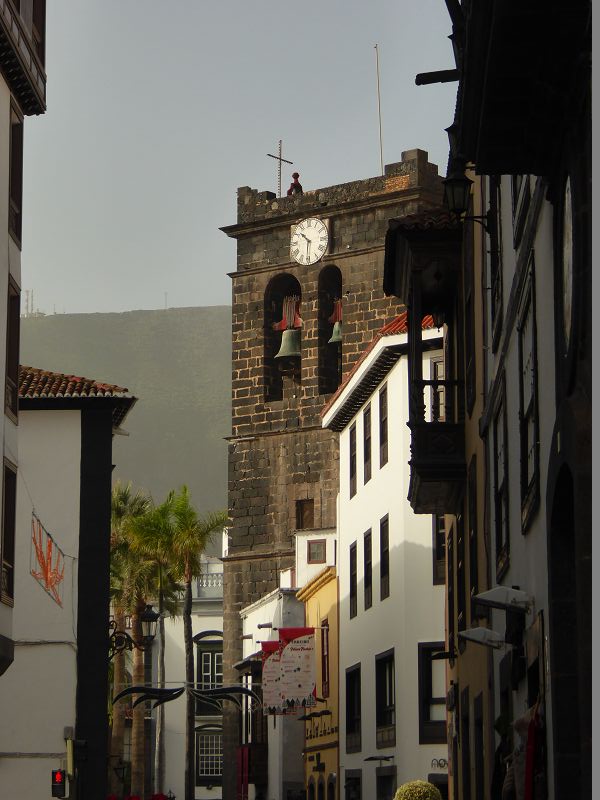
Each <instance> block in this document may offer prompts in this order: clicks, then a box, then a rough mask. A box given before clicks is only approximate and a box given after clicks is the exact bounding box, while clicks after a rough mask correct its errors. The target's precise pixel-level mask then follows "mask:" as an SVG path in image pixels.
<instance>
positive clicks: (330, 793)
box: [327, 775, 335, 800]
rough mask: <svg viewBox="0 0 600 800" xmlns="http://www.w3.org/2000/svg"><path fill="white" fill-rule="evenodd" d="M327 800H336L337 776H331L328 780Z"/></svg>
mask: <svg viewBox="0 0 600 800" xmlns="http://www.w3.org/2000/svg"><path fill="white" fill-rule="evenodd" d="M327 800H335V776H334V775H330V776H329V778H328V779H327Z"/></svg>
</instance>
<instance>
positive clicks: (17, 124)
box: [8, 106, 23, 247]
mask: <svg viewBox="0 0 600 800" xmlns="http://www.w3.org/2000/svg"><path fill="white" fill-rule="evenodd" d="M9 182H10V192H9V196H10V202H9V209H8V230H9V232H10V234H11V235H12V236H13V238H14V239H15V240H16V241H17V244H18V245H19V247H20V246H21V227H22V221H23V220H22V206H23V119H22V117H21V116H20V114H19V113H18V112H17V110H16V109H15V108H14V106H12V107H11V109H10V178H9Z"/></svg>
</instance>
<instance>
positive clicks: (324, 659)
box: [321, 617, 330, 698]
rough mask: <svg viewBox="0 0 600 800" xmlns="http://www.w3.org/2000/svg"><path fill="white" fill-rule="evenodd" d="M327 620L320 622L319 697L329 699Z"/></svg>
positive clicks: (328, 630)
mask: <svg viewBox="0 0 600 800" xmlns="http://www.w3.org/2000/svg"><path fill="white" fill-rule="evenodd" d="M329 632H330V629H329V619H328V618H327V617H326V618H325V619H323V620H321V696H322V697H324V698H325V697H329V687H330V680H329V678H330V676H329V665H330V662H329Z"/></svg>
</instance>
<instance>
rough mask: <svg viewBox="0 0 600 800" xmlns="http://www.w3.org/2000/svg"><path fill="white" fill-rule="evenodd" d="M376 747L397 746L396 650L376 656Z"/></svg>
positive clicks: (392, 649) (391, 649)
mask: <svg viewBox="0 0 600 800" xmlns="http://www.w3.org/2000/svg"><path fill="white" fill-rule="evenodd" d="M375 746H376V748H377V749H378V750H379V749H381V748H386V747H395V746H396V665H395V657H394V648H393V647H392V648H390V649H389V650H386V651H385V652H384V653H379V654H378V655H376V656H375Z"/></svg>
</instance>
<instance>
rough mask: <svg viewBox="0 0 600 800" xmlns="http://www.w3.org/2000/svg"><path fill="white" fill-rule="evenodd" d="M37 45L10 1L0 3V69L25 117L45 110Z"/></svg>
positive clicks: (44, 73)
mask: <svg viewBox="0 0 600 800" xmlns="http://www.w3.org/2000/svg"><path fill="white" fill-rule="evenodd" d="M38 49H39V45H37V44H36V42H35V41H34V39H33V38H32V33H31V32H30V31H28V30H27V29H26V27H25V26H24V24H23V20H22V19H21V15H20V14H19V12H18V11H17V10H16V9H15V7H14V5H13V3H12V2H10V0H0V67H1V69H2V74H3V76H4V79H5V80H6V82H7V83H8V86H9V87H10V90H11V92H12V93H13V94H14V96H15V97H16V98H17V100H18V101H19V105H20V106H21V110H22V111H23V113H24V114H43V113H44V111H45V110H46V71H45V68H44V66H43V64H42V62H41V61H40V58H39V56H38V53H37V52H36V51H37V50H38Z"/></svg>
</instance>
